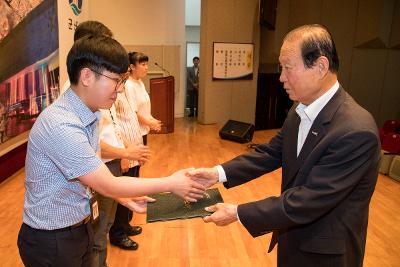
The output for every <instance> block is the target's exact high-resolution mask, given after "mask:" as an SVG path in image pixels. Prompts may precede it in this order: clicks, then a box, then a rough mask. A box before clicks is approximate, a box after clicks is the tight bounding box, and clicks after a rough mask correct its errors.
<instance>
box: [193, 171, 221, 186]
mask: <svg viewBox="0 0 400 267" xmlns="http://www.w3.org/2000/svg"><path fill="white" fill-rule="evenodd" d="M188 175H189V176H191V177H192V178H193V180H195V181H196V182H198V183H200V184H202V185H203V186H205V187H206V188H208V187H210V186H212V185H214V184H216V183H217V182H218V171H217V168H216V167H213V168H199V169H195V170H191V171H189V172H188Z"/></svg>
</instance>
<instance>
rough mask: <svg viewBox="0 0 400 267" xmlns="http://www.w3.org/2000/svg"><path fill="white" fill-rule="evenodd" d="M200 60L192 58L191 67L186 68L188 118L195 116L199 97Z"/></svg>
mask: <svg viewBox="0 0 400 267" xmlns="http://www.w3.org/2000/svg"><path fill="white" fill-rule="evenodd" d="M199 63H200V58H199V57H194V58H193V66H192V67H188V68H187V74H186V75H187V77H186V78H187V86H186V89H187V93H188V95H189V108H190V113H189V117H193V116H197V107H198V105H197V103H198V97H199V74H200V68H199Z"/></svg>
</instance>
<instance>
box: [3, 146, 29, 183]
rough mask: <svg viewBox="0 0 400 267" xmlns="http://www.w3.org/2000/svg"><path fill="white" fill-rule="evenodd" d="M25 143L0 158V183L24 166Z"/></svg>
mask: <svg viewBox="0 0 400 267" xmlns="http://www.w3.org/2000/svg"><path fill="white" fill-rule="evenodd" d="M26 147H27V143H24V144H22V145H20V146H19V147H16V148H14V149H13V150H11V151H10V152H8V153H7V154H4V155H3V156H1V157H0V183H1V182H3V181H4V180H6V179H7V178H8V177H10V176H11V175H13V174H14V173H15V172H17V171H18V170H19V169H21V168H22V167H24V166H25V157H26Z"/></svg>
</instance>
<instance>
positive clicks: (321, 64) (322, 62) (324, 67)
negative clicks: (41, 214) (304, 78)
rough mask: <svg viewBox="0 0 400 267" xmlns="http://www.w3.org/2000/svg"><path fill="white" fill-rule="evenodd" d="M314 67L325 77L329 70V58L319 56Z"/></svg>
mask: <svg viewBox="0 0 400 267" xmlns="http://www.w3.org/2000/svg"><path fill="white" fill-rule="evenodd" d="M316 67H317V70H318V73H319V75H320V77H325V75H326V74H327V73H328V71H329V60H328V59H327V58H326V57H325V56H320V57H319V58H318V59H317V62H316Z"/></svg>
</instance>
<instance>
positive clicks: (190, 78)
mask: <svg viewBox="0 0 400 267" xmlns="http://www.w3.org/2000/svg"><path fill="white" fill-rule="evenodd" d="M186 75H187V85H186V86H187V87H186V89H187V90H189V91H193V90H197V89H196V88H195V87H194V84H196V83H197V84H198V83H199V76H198V75H196V72H195V70H194V66H192V67H188V68H187V74H186Z"/></svg>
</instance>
